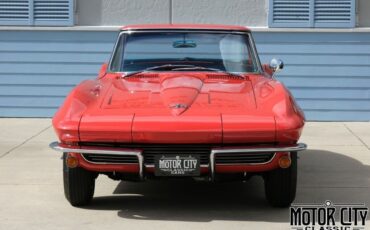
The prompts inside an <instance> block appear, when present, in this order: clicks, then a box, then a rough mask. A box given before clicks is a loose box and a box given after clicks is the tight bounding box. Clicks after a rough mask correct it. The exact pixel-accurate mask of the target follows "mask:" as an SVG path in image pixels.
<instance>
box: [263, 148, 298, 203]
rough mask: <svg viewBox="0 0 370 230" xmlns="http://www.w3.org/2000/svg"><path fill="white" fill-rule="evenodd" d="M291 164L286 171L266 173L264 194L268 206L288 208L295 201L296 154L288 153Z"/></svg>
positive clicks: (277, 170) (279, 170)
mask: <svg viewBox="0 0 370 230" xmlns="http://www.w3.org/2000/svg"><path fill="white" fill-rule="evenodd" d="M290 156H291V159H292V164H291V166H290V167H289V168H286V169H282V168H279V169H275V170H273V171H271V172H268V173H266V175H265V177H264V179H265V194H266V199H267V201H268V202H269V203H270V205H272V206H274V207H288V206H289V205H290V204H291V203H292V202H293V201H294V199H295V195H296V190H297V152H291V153H290Z"/></svg>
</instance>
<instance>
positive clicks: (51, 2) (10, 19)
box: [0, 0, 74, 26]
mask: <svg viewBox="0 0 370 230" xmlns="http://www.w3.org/2000/svg"><path fill="white" fill-rule="evenodd" d="M73 8H74V2H73V0H0V25H31V26H72V25H73V14H74V12H73Z"/></svg>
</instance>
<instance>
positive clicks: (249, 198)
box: [0, 119, 370, 230]
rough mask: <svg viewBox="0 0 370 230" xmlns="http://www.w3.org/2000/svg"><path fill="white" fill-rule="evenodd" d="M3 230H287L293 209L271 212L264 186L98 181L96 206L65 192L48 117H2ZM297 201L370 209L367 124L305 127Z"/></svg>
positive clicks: (254, 182)
mask: <svg viewBox="0 0 370 230" xmlns="http://www.w3.org/2000/svg"><path fill="white" fill-rule="evenodd" d="M0 127H1V129H0V130H1V132H0V230H5V229H6V230H11V229H27V230H32V229H38V230H39V229H69V228H75V229H246V228H248V229H289V225H288V221H289V209H275V208H271V207H269V206H268V204H267V203H266V201H265V198H264V190H263V184H262V180H261V179H259V178H253V179H252V180H250V181H248V182H247V183H244V184H243V183H235V182H233V183H220V184H208V183H200V182H193V181H149V182H147V183H127V182H118V181H112V180H110V179H108V178H107V177H105V176H99V178H98V179H97V183H96V192H95V198H94V200H93V203H92V204H91V205H90V206H88V207H86V208H74V207H72V206H70V205H69V203H67V201H66V200H65V198H64V194H63V185H62V161H61V160H60V156H61V154H60V153H57V152H54V151H52V150H51V149H49V147H48V144H49V143H50V142H51V141H54V140H55V139H56V137H55V135H54V133H53V130H52V128H51V126H50V119H0ZM301 141H302V142H305V143H307V144H308V145H309V150H307V151H304V152H301V154H300V155H299V158H300V159H299V177H298V180H299V182H298V191H297V198H296V201H295V202H297V203H305V202H307V203H322V202H324V201H325V200H331V201H333V202H334V203H336V202H337V203H365V204H367V205H368V206H369V205H370V123H316V122H311V123H307V125H306V127H305V130H304V133H303V137H302V140H301ZM367 228H369V229H370V217H369V216H368V221H367Z"/></svg>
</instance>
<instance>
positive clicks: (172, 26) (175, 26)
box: [121, 24, 250, 31]
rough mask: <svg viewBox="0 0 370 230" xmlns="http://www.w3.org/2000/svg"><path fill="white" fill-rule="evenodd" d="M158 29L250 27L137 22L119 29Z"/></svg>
mask: <svg viewBox="0 0 370 230" xmlns="http://www.w3.org/2000/svg"><path fill="white" fill-rule="evenodd" d="M159 29H165V30H166V29H194V30H237V31H250V29H249V28H247V27H245V26H233V25H216V24H138V25H127V26H123V27H122V28H121V30H159Z"/></svg>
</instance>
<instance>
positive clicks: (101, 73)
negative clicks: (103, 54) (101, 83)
mask: <svg viewBox="0 0 370 230" xmlns="http://www.w3.org/2000/svg"><path fill="white" fill-rule="evenodd" d="M107 69H108V63H104V64H103V65H102V66H101V67H100V70H99V75H98V79H100V78H102V77H104V76H105V74H106V73H107Z"/></svg>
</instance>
